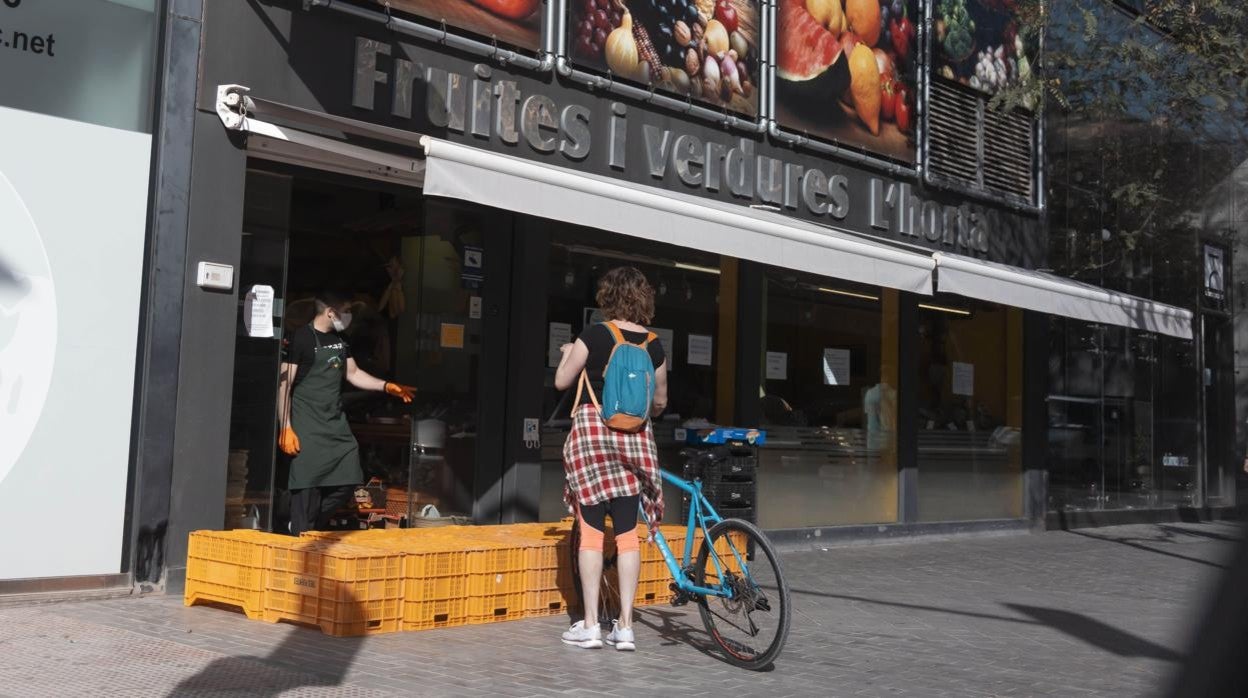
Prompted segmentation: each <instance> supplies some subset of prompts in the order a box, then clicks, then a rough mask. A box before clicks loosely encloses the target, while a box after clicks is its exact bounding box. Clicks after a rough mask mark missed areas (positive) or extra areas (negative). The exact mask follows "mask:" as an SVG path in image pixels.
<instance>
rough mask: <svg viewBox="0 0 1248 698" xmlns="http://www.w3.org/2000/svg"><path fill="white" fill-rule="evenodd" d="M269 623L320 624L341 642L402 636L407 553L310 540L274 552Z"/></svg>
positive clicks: (268, 598)
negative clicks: (391, 634) (397, 633)
mask: <svg viewBox="0 0 1248 698" xmlns="http://www.w3.org/2000/svg"><path fill="white" fill-rule="evenodd" d="M265 619H266V620H269V621H271V622H276V621H279V620H289V621H294V622H298V623H306V624H311V625H317V626H319V627H320V628H321V630H322V631H323V632H325V633H326V634H327V635H333V636H336V637H343V636H354V635H366V634H373V633H385V632H395V631H398V630H400V629H401V626H402V620H403V554H402V553H399V552H395V551H387V550H379V549H375V548H363V547H359V546H352V545H347V544H344V543H338V542H329V541H315V540H308V539H292V544H291V545H290V546H289V547H286V548H282V547H274V548H273V549H272V563H271V569H270V571H269V574H268V580H267V585H266V590H265Z"/></svg>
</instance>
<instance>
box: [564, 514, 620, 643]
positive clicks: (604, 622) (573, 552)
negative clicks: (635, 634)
mask: <svg viewBox="0 0 1248 698" xmlns="http://www.w3.org/2000/svg"><path fill="white" fill-rule="evenodd" d="M580 547H581V524H580V522H579V521H573V522H572V535H571V537H570V539H569V541H568V553H569V557H570V558H571V565H572V583H573V584H574V585H575V586H576V605H577V608H576V609H575V611H576V612H577V613H579V614H580V615H581V617H582V618H583V617H584V616H585V592H584V589H583V588H582V587H581V559H580V554H579V551H580ZM615 558H616V556H615V555H610V556H608V555H605V554H604V555H603V557H602V584H601V586H600V587H599V589H598V624H599V625H601V626H602V627H603V628H604V629H605V630H610V629H611V621H612V620H614V619H616V618H619V617H620V592H619V588H618V587H617V586H616V583H615V575H616V572H615V570H614V567H615Z"/></svg>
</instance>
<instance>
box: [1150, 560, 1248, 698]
mask: <svg viewBox="0 0 1248 698" xmlns="http://www.w3.org/2000/svg"><path fill="white" fill-rule="evenodd" d="M1204 606H1205V608H1204V610H1203V612H1202V613H1201V622H1200V625H1199V626H1197V627H1196V628H1195V629H1194V631H1193V632H1192V636H1191V638H1190V639H1189V641H1188V646H1187V648H1186V649H1185V652H1184V654H1185V657H1186V658H1185V659H1184V661H1183V663H1182V664H1181V665H1180V666H1179V667H1178V670H1177V671H1176V672H1175V675H1174V677H1173V678H1172V680H1171V684H1170V686H1169V691H1168V692H1167V693H1166V694H1165V695H1167V696H1173V697H1174V698H1187V697H1188V696H1243V695H1248V662H1245V661H1244V657H1245V656H1248V654H1246V653H1245V652H1246V651H1248V538H1243V539H1240V541H1239V542H1238V543H1237V544H1236V546H1235V555H1234V557H1233V558H1232V559H1231V563H1230V565H1228V566H1227V568H1226V571H1225V572H1224V573H1222V576H1221V579H1219V580H1218V582H1217V586H1216V587H1214V588H1213V590H1212V592H1211V594H1210V596H1209V598H1208V599H1206V600H1205V603H1204Z"/></svg>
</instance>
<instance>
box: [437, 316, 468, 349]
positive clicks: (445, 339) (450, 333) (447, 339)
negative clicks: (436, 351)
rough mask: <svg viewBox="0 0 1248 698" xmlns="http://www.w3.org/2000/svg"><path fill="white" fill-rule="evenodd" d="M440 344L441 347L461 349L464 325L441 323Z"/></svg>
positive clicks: (462, 346)
mask: <svg viewBox="0 0 1248 698" xmlns="http://www.w3.org/2000/svg"><path fill="white" fill-rule="evenodd" d="M441 345H442V348H443V349H463V348H464V326H463V325H454V324H451V323H449V322H444V323H442V339H441Z"/></svg>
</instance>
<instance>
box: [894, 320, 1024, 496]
mask: <svg viewBox="0 0 1248 698" xmlns="http://www.w3.org/2000/svg"><path fill="white" fill-rule="evenodd" d="M919 307H920V311H919V326H918V331H919V337H918V342H917V345H918V346H917V350H918V371H919V375H918V380H917V386H918V414H917V415H915V420H916V422H917V427H918V435H917V441H918V505H919V506H918V517H919V520H921V521H961V520H971V519H1004V518H1018V517H1021V516H1022V513H1023V512H1022V501H1023V497H1022V490H1023V485H1022V449H1021V446H1022V430H1021V427H1022V416H1023V415H1022V411H1023V409H1022V406H1023V390H1022V358H1023V345H1022V311H1021V310H1018V309H1016V308H1005V307H1002V306H996V305H991V304H988V303H981V302H977V301H972V300H970V299H964V298H954V297H938V298H936V299H933V300H931V301H930V302H924V303H921V304H920V306H919Z"/></svg>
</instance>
